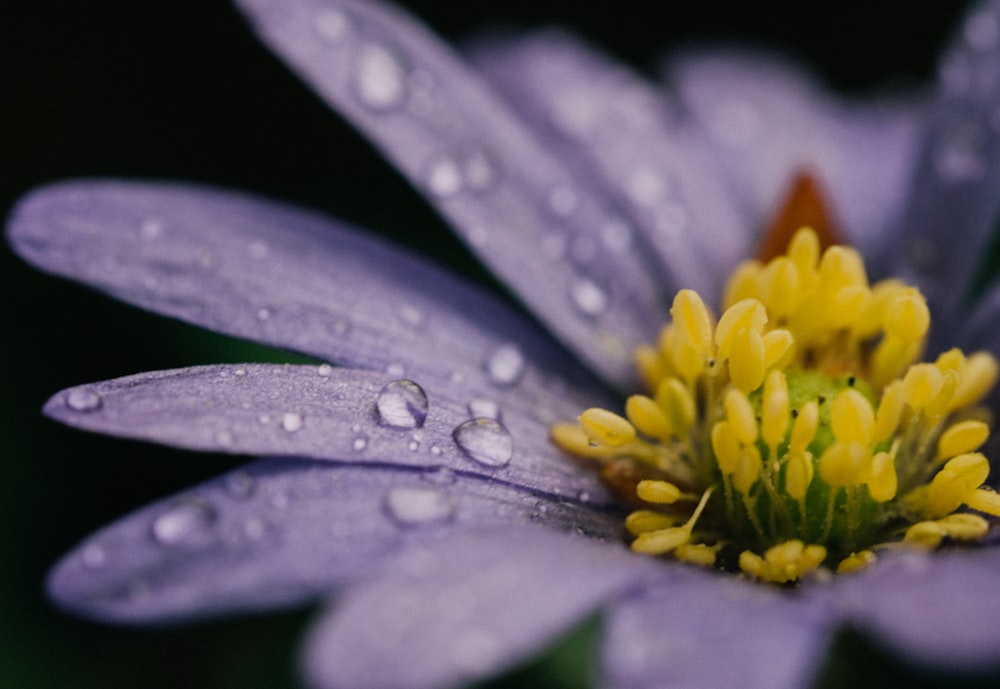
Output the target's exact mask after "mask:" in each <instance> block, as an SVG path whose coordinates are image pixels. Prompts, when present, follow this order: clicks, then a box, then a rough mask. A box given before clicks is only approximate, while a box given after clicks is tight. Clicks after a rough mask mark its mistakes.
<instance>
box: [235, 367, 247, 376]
mask: <svg viewBox="0 0 1000 689" xmlns="http://www.w3.org/2000/svg"><path fill="white" fill-rule="evenodd" d="M246 374H247V370H246V369H245V368H243V367H240V368H238V369H236V370H235V371H233V375H234V376H236V377H237V378H242V377H244V376H245V375H246Z"/></svg>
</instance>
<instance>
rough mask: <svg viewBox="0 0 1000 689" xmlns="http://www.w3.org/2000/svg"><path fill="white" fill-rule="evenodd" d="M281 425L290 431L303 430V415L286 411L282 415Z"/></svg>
mask: <svg viewBox="0 0 1000 689" xmlns="http://www.w3.org/2000/svg"><path fill="white" fill-rule="evenodd" d="M281 427H282V428H283V429H285V430H286V431H288V432H289V433H295V432H296V431H299V430H302V415H301V414H296V413H295V412H286V413H284V414H282V415H281Z"/></svg>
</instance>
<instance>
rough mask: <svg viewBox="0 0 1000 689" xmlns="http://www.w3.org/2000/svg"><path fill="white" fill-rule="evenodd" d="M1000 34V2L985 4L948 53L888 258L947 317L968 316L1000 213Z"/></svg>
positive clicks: (934, 309) (969, 18)
mask: <svg viewBox="0 0 1000 689" xmlns="http://www.w3.org/2000/svg"><path fill="white" fill-rule="evenodd" d="M998 33H1000V2H997V1H996V0H991V1H988V2H981V3H979V5H977V7H976V9H975V10H973V11H972V12H971V13H970V14H969V15H968V16H967V18H966V19H965V21H964V23H963V24H962V26H960V27H959V31H958V34H957V36H956V37H955V38H954V40H953V43H952V46H951V48H950V49H949V50H948V51H947V52H946V53H945V55H944V58H943V60H942V62H941V67H940V74H939V83H938V92H937V98H936V101H935V102H934V105H933V109H932V111H931V113H930V120H929V126H930V130H929V133H928V134H927V136H926V137H925V140H924V145H923V150H922V151H921V152H920V158H919V161H918V162H917V176H916V179H915V180H914V183H913V185H912V190H911V194H910V198H909V208H908V210H907V213H906V214H905V216H904V217H903V219H902V223H901V224H900V225H899V227H898V229H897V231H896V233H895V236H894V239H895V249H894V251H893V252H892V253H890V254H889V255H888V256H887V257H886V258H887V260H888V262H889V265H890V266H891V267H892V269H893V270H894V271H895V272H896V273H898V274H900V275H901V277H906V278H908V279H910V280H913V281H915V282H917V283H918V284H919V286H920V289H921V291H923V293H924V295H925V296H926V297H927V301H928V303H929V304H930V306H931V312H932V313H936V314H941V315H942V317H944V318H954V317H955V316H959V317H960V316H961V314H962V312H964V310H965V306H964V303H965V300H967V299H968V298H969V289H970V286H971V285H972V282H973V280H975V279H976V278H977V276H978V274H977V270H976V268H977V267H979V265H980V264H981V261H982V259H983V255H984V252H985V250H986V248H987V243H988V242H989V240H990V239H991V238H992V236H993V229H994V227H995V225H994V223H995V222H996V220H997V217H998V210H1000V38H998ZM952 322H954V321H952ZM949 327H950V323H949V324H947V325H945V328H944V331H947V329H948V328H949ZM941 332H942V330H939V331H938V333H941Z"/></svg>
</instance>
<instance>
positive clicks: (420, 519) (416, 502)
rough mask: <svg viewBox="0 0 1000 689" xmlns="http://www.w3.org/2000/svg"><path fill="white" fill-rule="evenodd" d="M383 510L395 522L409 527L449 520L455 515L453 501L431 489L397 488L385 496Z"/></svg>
mask: <svg viewBox="0 0 1000 689" xmlns="http://www.w3.org/2000/svg"><path fill="white" fill-rule="evenodd" d="M385 508H386V511H387V512H388V513H389V516H391V517H392V518H393V519H395V520H396V521H397V522H399V523H400V524H403V525H406V526H410V525H416V524H427V523H430V522H439V521H443V520H445V519H448V518H450V517H451V516H452V515H453V514H454V513H455V500H454V499H453V498H452V497H451V496H449V495H446V494H445V493H442V492H440V491H438V490H435V489H433V488H413V487H408V486H397V487H395V488H392V489H391V490H390V491H389V492H388V494H387V495H386V497H385Z"/></svg>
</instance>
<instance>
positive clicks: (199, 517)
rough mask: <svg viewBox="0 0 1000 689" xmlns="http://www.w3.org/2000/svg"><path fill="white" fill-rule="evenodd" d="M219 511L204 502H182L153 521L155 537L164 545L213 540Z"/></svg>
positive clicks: (200, 542)
mask: <svg viewBox="0 0 1000 689" xmlns="http://www.w3.org/2000/svg"><path fill="white" fill-rule="evenodd" d="M218 519H219V515H218V513H216V511H215V510H214V509H213V508H212V507H210V506H208V505H206V504H205V503H203V502H194V501H191V502H182V503H179V504H177V505H175V506H174V507H172V508H171V509H169V510H168V511H166V512H164V513H163V514H161V515H160V516H159V517H157V518H156V519H155V520H154V521H153V538H155V539H156V541H157V542H158V543H160V544H162V545H197V544H202V543H205V542H207V541H209V540H211V539H212V538H213V536H214V532H213V529H214V527H215V524H216V522H217V521H218Z"/></svg>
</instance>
